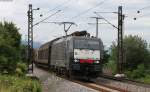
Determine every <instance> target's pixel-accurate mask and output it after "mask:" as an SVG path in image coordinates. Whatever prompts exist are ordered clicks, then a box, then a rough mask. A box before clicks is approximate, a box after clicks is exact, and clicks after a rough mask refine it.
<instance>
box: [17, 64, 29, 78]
mask: <svg viewBox="0 0 150 92" xmlns="http://www.w3.org/2000/svg"><path fill="white" fill-rule="evenodd" d="M26 73H27V65H26V64H25V63H21V62H19V63H17V68H16V75H17V76H25V74H26Z"/></svg>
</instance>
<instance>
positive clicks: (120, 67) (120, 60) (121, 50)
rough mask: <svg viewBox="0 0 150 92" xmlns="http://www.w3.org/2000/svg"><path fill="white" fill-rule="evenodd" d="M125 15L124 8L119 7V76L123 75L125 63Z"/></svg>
mask: <svg viewBox="0 0 150 92" xmlns="http://www.w3.org/2000/svg"><path fill="white" fill-rule="evenodd" d="M124 17H125V16H124V15H123V14H122V6H119V7H118V51H117V52H118V53H117V70H118V74H122V73H123V63H124V54H123V21H124Z"/></svg>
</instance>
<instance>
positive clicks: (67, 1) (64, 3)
mask: <svg viewBox="0 0 150 92" xmlns="http://www.w3.org/2000/svg"><path fill="white" fill-rule="evenodd" d="M70 1H71V0H66V1H64V2H63V3H61V4H59V5H58V6H56V7H54V8H53V9H51V10H49V11H48V12H46V13H44V15H45V14H48V13H50V12H51V11H54V10H56V9H57V8H60V7H62V6H64V5H66V4H68V3H69V2H70ZM61 10H62V9H61Z"/></svg>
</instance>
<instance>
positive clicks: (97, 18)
mask: <svg viewBox="0 0 150 92" xmlns="http://www.w3.org/2000/svg"><path fill="white" fill-rule="evenodd" d="M91 18H95V19H96V35H95V36H96V38H98V24H99V23H98V20H99V19H102V18H100V17H91Z"/></svg>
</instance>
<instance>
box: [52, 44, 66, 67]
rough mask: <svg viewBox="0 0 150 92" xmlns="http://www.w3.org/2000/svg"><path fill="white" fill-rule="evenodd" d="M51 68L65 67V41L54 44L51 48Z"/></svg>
mask: <svg viewBox="0 0 150 92" xmlns="http://www.w3.org/2000/svg"><path fill="white" fill-rule="evenodd" d="M50 61H51V66H55V67H65V61H66V43H65V41H62V42H58V43H54V44H53V45H52V46H51V60H50Z"/></svg>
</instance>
